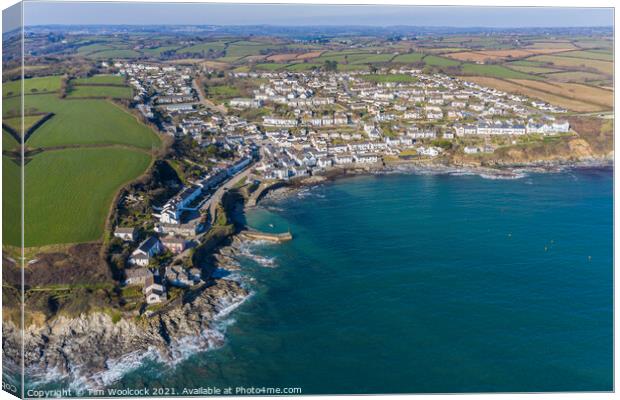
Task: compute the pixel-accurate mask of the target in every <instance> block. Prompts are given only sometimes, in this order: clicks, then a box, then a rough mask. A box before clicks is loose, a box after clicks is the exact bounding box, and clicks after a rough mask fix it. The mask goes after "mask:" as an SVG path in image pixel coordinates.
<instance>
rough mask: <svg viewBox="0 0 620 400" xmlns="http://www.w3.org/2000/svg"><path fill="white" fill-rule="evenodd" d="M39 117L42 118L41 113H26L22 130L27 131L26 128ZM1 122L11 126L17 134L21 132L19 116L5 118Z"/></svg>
mask: <svg viewBox="0 0 620 400" xmlns="http://www.w3.org/2000/svg"><path fill="white" fill-rule="evenodd" d="M41 118H43V115H26V116H25V117H24V132H26V131H28V129H30V127H32V125H34V124H35V123H36V122H37V121H39V120H40V119H41ZM2 122H3V123H5V124H7V125H8V126H10V127H11V128H13V129H14V130H15V131H16V132H18V133H19V134H21V129H22V127H21V123H22V119H21V117H14V118H5V119H3V120H2Z"/></svg>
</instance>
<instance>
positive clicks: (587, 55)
mask: <svg viewBox="0 0 620 400" xmlns="http://www.w3.org/2000/svg"><path fill="white" fill-rule="evenodd" d="M557 55H558V56H560V57H576V58H584V59H587V60H602V61H613V60H614V55H613V54H612V52H611V51H609V52H600V51H569V52H566V53H560V54H557Z"/></svg>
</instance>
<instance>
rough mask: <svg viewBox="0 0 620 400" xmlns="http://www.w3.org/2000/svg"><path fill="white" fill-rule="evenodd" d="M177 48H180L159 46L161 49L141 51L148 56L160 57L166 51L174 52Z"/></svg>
mask: <svg viewBox="0 0 620 400" xmlns="http://www.w3.org/2000/svg"><path fill="white" fill-rule="evenodd" d="M179 48H180V46H161V47H154V48H151V49H143V50H142V52H143V53H144V54H146V55H148V56H152V57H160V56H161V55H162V54H163V53H166V52H168V51H171V52H175V51H176V50H178V49H179Z"/></svg>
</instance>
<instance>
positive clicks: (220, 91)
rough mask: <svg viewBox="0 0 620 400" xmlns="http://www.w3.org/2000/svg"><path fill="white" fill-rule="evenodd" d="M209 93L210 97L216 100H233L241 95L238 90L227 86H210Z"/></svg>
mask: <svg viewBox="0 0 620 400" xmlns="http://www.w3.org/2000/svg"><path fill="white" fill-rule="evenodd" d="M208 91H209V93H208V96H209V97H216V98H232V97H237V96H240V95H241V93H240V92H239V89H238V88H236V87H234V86H227V85H219V86H209V87H208Z"/></svg>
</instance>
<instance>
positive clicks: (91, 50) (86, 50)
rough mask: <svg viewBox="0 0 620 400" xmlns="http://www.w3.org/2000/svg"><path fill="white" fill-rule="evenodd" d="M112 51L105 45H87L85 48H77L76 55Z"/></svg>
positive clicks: (110, 47)
mask: <svg viewBox="0 0 620 400" xmlns="http://www.w3.org/2000/svg"><path fill="white" fill-rule="evenodd" d="M112 49H114V48H113V47H112V46H110V45H107V44H88V45H86V46H81V47H80V48H78V51H77V53H78V54H80V55H87V54H91V53H95V52H97V51H103V50H112Z"/></svg>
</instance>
